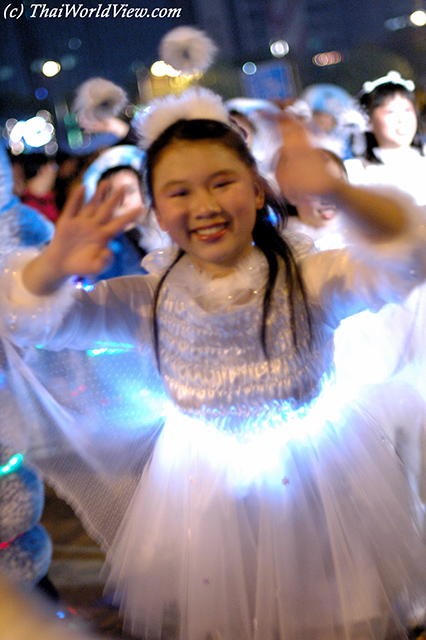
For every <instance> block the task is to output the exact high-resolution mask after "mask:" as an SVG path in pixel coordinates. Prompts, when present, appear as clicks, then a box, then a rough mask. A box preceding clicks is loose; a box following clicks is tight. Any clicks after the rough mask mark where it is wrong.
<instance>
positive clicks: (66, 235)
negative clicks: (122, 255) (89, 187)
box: [22, 185, 141, 296]
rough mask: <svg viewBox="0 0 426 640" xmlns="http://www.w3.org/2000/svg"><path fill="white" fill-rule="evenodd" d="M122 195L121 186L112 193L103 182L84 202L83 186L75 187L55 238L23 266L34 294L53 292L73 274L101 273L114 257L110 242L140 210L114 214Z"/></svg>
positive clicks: (27, 286)
mask: <svg viewBox="0 0 426 640" xmlns="http://www.w3.org/2000/svg"><path fill="white" fill-rule="evenodd" d="M122 197H123V191H122V190H120V191H118V192H117V193H115V194H113V195H109V194H108V186H107V185H102V186H101V187H100V188H99V189H98V190H97V192H96V193H95V195H94V196H93V198H92V199H91V200H90V202H88V203H87V204H84V188H83V187H79V188H78V189H76V190H75V192H74V193H73V194H72V195H71V196H70V199H69V200H68V202H67V204H66V205H65V208H64V210H63V212H62V214H61V215H60V217H59V219H58V222H57V224H56V229H55V234H54V237H53V239H52V241H51V242H50V244H49V245H48V246H47V248H46V249H45V250H44V251H43V252H42V253H41V254H39V255H38V256H37V257H36V258H34V259H33V260H32V261H31V262H30V263H28V264H27V265H26V267H25V268H24V271H23V274H22V282H23V284H24V286H25V287H26V289H28V291H29V292H30V293H32V294H34V295H38V296H44V295H50V294H52V293H54V292H55V291H57V290H58V289H59V288H60V287H61V285H62V284H63V283H64V282H65V281H66V280H68V278H70V276H93V275H97V274H99V273H101V272H102V271H103V270H104V269H105V268H106V267H107V265H108V264H109V262H110V261H111V259H112V253H111V251H110V249H109V248H108V243H109V242H110V240H112V238H113V237H114V236H116V235H117V234H119V233H121V232H122V231H123V230H124V229H125V228H126V226H127V225H128V224H129V223H130V222H132V221H134V220H135V219H136V218H137V217H138V215H140V213H141V211H140V210H139V209H135V210H134V211H132V212H130V213H128V214H126V215H122V216H118V217H115V218H114V217H113V213H114V209H115V208H116V206H117V205H118V204H119V202H120V200H121V198H122Z"/></svg>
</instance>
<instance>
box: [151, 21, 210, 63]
mask: <svg viewBox="0 0 426 640" xmlns="http://www.w3.org/2000/svg"><path fill="white" fill-rule="evenodd" d="M216 53H217V47H216V45H215V43H214V42H213V41H212V40H211V39H210V38H209V37H208V36H207V35H206V34H205V33H204V31H200V30H199V29H195V28H194V27H177V28H176V29H172V31H169V32H168V33H166V35H165V36H163V39H162V40H161V42H160V47H159V54H160V57H161V58H162V59H163V60H164V62H166V63H167V64H170V65H171V66H172V67H173V68H174V69H177V70H178V71H181V72H182V73H184V74H192V73H196V72H198V71H201V72H203V71H206V70H207V69H208V68H209V67H210V65H211V64H212V62H213V60H214V57H215V55H216Z"/></svg>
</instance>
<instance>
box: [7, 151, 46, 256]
mask: <svg viewBox="0 0 426 640" xmlns="http://www.w3.org/2000/svg"><path fill="white" fill-rule="evenodd" d="M0 216H1V217H0V222H1V224H0V255H2V254H4V253H7V252H8V251H9V250H13V249H17V248H18V247H30V246H38V247H41V246H42V245H44V244H46V242H48V241H49V240H50V239H51V237H52V236H53V230H54V226H53V224H52V223H51V222H50V221H49V220H47V219H46V218H45V217H44V216H42V215H41V214H40V213H39V212H38V211H36V210H35V209H33V208H32V207H28V206H27V205H25V204H23V203H22V202H21V201H20V200H19V198H18V196H16V195H15V194H14V193H13V173H12V167H11V166H10V161H9V158H8V157H7V153H6V149H5V148H4V145H3V144H0Z"/></svg>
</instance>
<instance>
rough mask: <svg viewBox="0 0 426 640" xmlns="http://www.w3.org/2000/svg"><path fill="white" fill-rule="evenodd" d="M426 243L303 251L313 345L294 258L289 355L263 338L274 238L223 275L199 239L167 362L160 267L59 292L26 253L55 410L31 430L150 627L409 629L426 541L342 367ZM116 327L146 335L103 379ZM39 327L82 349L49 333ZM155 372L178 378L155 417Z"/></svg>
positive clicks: (209, 634) (215, 635) (26, 351)
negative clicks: (358, 316) (211, 271)
mask: <svg viewBox="0 0 426 640" xmlns="http://www.w3.org/2000/svg"><path fill="white" fill-rule="evenodd" d="M425 246H426V244H425V242H424V239H423V238H420V236H419V233H418V232H417V231H416V232H413V233H412V235H411V236H410V238H405V239H404V240H403V239H401V240H400V242H399V243H393V245H392V246H391V245H389V246H386V247H385V246H383V247H381V251H379V250H378V249H377V248H374V250H373V251H370V252H368V251H366V250H365V251H364V254H363V259H361V257H360V256H361V253H360V254H358V257H353V256H351V254H350V253H349V252H348V251H345V250H342V251H327V252H322V253H319V254H310V253H309V254H306V255H302V253H303V252H302V251H301V252H299V260H300V265H301V269H302V273H303V277H304V280H305V283H306V289H307V295H308V299H309V301H310V311H311V314H312V322H313V341H312V344H310V343H309V335H308V332H307V330H306V329H305V331H304V333H303V334H302V335H301V336H299V338H301V339H300V340H299V344H298V348H297V349H296V348H295V346H294V344H293V339H292V332H291V329H290V310H289V305H288V297H287V292H286V290H285V288H284V287H283V285H282V284H281V278H280V276H281V275H282V269H283V268H284V267H283V265H281V266H280V272H279V280H280V282H279V283H277V285H276V288H275V290H274V294H273V300H272V307H271V312H270V316H269V319H268V325H267V349H268V354H269V360H267V359H266V358H265V355H264V353H263V350H262V347H261V344H260V338H259V332H260V322H261V313H262V290H263V287H264V285H265V281H266V275H267V265H266V261H265V259H264V256H263V255H262V254H261V253H260V252H259V251H258V250H257V249H254V250H253V251H252V253H251V254H250V256H249V257H248V258H247V259H246V261H245V262H244V263H243V264H241V265H240V267H239V268H238V269H237V270H236V271H235V272H234V273H233V274H232V275H230V276H228V277H226V278H219V279H215V280H211V279H210V278H209V277H208V276H206V274H204V273H201V272H199V271H198V270H197V269H195V268H194V267H193V266H192V264H191V262H190V259H189V257H188V256H184V257H183V258H182V259H181V260H180V261H179V262H178V264H177V265H175V267H174V268H173V269H172V270H171V272H170V274H169V275H168V276H167V278H166V280H165V282H164V285H163V289H162V291H161V294H160V299H159V306H158V321H159V345H160V361H161V379H160V378H159V377H158V376H157V375H156V374H155V368H154V367H153V366H151V364H150V362H151V361H152V348H151V324H150V315H151V302H152V297H153V290H154V287H155V285H156V283H157V282H158V274H156V273H152V274H150V275H148V276H141V277H139V276H137V277H128V278H119V279H116V280H108V281H105V282H101V283H99V284H98V285H97V286H96V288H95V289H94V290H93V291H91V292H80V293H78V294H77V299H76V300H75V301H74V297H75V288H74V287H72V286H71V285H69V286H68V287H65V288H64V289H63V290H62V291H60V292H59V294H57V295H55V296H52V297H50V298H49V297H47V298H43V299H42V298H37V297H33V296H30V295H29V294H28V293H27V292H25V290H24V289H23V287H22V285H21V284H20V265H22V263H23V262H26V260H27V257H26V256H25V255H24V254H21V255H19V256H16V257H14V258H13V259H10V261H9V263H8V266H7V268H6V271H5V273H4V274H3V277H2V279H1V282H0V291H2V306H1V308H2V311H1V320H2V326H3V328H2V333H3V335H4V336H6V338H5V339H4V340H3V344H4V347H5V351H6V355H7V358H8V362H9V363H10V367H11V369H12V370H13V373H14V377H15V381H14V391H15V393H18V394H20V397H21V401H22V411H23V412H27V411H31V412H32V416H34V415H40V416H41V418H40V420H39V421H38V425H37V427H38V431H37V433H34V429H35V428H36V427H35V426H34V420H32V421H31V425H32V429H33V433H32V434H31V433H30V434H28V435H29V436H30V437H29V440H28V447H29V448H30V451H31V452H32V453H33V456H34V459H35V460H36V461H37V463H38V464H39V466H40V467H41V468H43V469H44V471H45V473H46V475H47V476H48V477H50V479H51V481H52V482H54V483H55V486H56V487H57V488H58V489H59V490H60V491H61V492H62V493H63V494H64V495H66V496H67V497H68V499H69V500H70V501H71V502H72V504H74V506H75V507H76V509H77V510H78V512H79V513H80V514H81V515H82V516H83V517H84V518H85V522H86V523H87V524H88V527H89V529H90V531H91V532H92V533H94V534H97V536H98V538H99V539H101V541H102V542H103V543H104V544H105V546H106V547H107V549H108V555H107V566H108V585H109V586H110V587H112V588H115V589H116V597H117V600H119V601H120V602H121V607H122V612H123V615H124V617H125V620H126V622H127V624H128V626H129V628H130V629H131V630H132V631H133V632H134V633H135V634H137V635H140V636H141V637H144V638H149V639H152V638H160V637H162V634H163V637H174V638H179V639H180V640H207V639H215V640H216V639H222V640H313V639H315V640H343V638H345V640H346V639H349V640H355V639H356V640H360V639H362V640H367V639H368V640H373V639H374V640H378V639H382V638H384V637H385V634H386V632H387V631H389V629H390V630H391V631H392V632H393V633H395V637H405V636H404V631H403V625H404V616H405V615H406V614H407V612H409V611H410V608H411V607H412V606H413V605H414V604H417V603H418V602H420V603H423V602H424V601H425V600H424V598H425V597H426V548H425V546H424V543H423V541H422V538H421V535H420V532H419V531H418V529H417V528H416V525H415V523H414V519H413V517H412V514H413V512H412V509H411V505H410V499H409V497H408V491H407V486H406V480H405V478H404V475H403V472H402V469H401V467H400V464H399V462H398V459H397V457H396V456H395V452H394V449H393V447H392V445H391V444H390V442H389V441H388V439H387V438H386V437H385V435H384V432H383V430H382V428H381V425H380V423H379V422H378V421H377V420H375V417H374V412H371V410H369V411H366V410H364V409H363V408H362V407H360V406H357V405H356V402H353V401H354V400H355V401H356V398H355V399H354V398H351V397H349V398H348V395H347V393H345V390H344V389H340V388H339V387H338V386H336V385H335V383H334V381H333V333H334V330H335V329H336V327H337V326H338V324H339V322H340V321H341V320H342V318H344V317H346V316H348V315H350V314H353V313H356V312H358V311H360V310H362V309H365V308H367V307H368V308H372V307H374V308H377V307H380V306H381V305H382V304H384V303H386V302H388V301H397V300H399V299H400V298H401V297H402V296H404V295H406V294H407V292H408V291H409V290H410V289H411V288H412V287H413V286H415V284H416V282H418V281H419V280H422V279H423V278H424V277H425V271H426V251H425V248H424V247H425ZM360 252H361V249H360ZM367 255H368V259H367ZM10 340H13V342H14V344H12V343H11V342H10ZM111 341H114V344H115V346H117V345H121V346H122V347H124V348H127V349H128V352H127V353H125V354H124V356H123V357H124V360H120V359H119V360H116V361H114V360H111V361H110V362H111V365H110V366H109V367H108V366H106V367H105V369H106V370H107V376H108V377H107V378H105V379H103V378H102V375H101V371H100V368H99V369H98V368H97V364H94V365H92V367H91V368H90V369H89V370H87V368H86V367H87V361H88V357H87V354H86V353H85V352H84V350H86V349H89V348H93V347H100V346H102V345H104V346H106V345H108V346H111ZM38 343H41V344H42V345H44V346H45V347H48V349H53V350H61V349H62V348H63V347H72V348H74V349H77V350H80V351H65V352H60V353H49V352H48V351H44V350H35V349H33V348H32V347H31V346H29V345H31V344H38ZM132 348H133V351H132ZM122 355H123V354H121V355H120V354H118V357H119V358H121V356H122ZM66 356H68V358H69V362H70V366H69V368H68V369H65V368H62V367H66V366H68V365H65V364H63V363H62V359H61V357H64V360H67V357H66ZM72 357H75V360H74V361H73V360H72ZM109 357H111V358H114V357H115V356H114V355H112V356H109ZM132 359H133V365H132V366H133V368H134V371H135V379H136V380H138V383H136V386H135V384H134V382H133V381H132V380H131V371H130V366H131V365H130V364H129V363H131V362H132ZM73 362H74V365H73ZM93 362H95V363H96V358H94V359H92V363H93ZM82 364H83V365H84V367H82V366H81V365H82ZM70 372H71V375H70ZM80 376H81V377H80ZM161 380H162V382H163V384H164V388H165V391H166V395H163V394H162V392H161ZM120 384H122V385H123V386H124V387H125V390H124V391H123V389H121V390H120V391H119V392H117V391H116V390H117V389H119V388H120ZM138 384H139V387H138V386H137V385H138ZM92 387H93V388H94V389H97V388H99V389H100V393H99V395H98V397H96V393H95V392H94V391H93V392H92V391H91V388H92ZM111 388H114V393H112V392H111ZM71 389H73V392H72V393H71V392H70V391H71ZM108 389H109V391H108ZM146 390H148V392H151V391H152V394H154V395H155V393H156V392H158V395H157V398H158V404H157V405H155V402H153V403H152V405H151V406H148V414H149V415H150V416H151V420H150V421H149V422H148V424H147V417H146V415H147V404H146V403H147V402H152V398H151V393H147V392H146ZM129 391H130V392H131V393H130V396H131V398H130V399H131V400H133V404H132V402H129V403H128V404H129V405H130V408H129V409H128V410H127V413H126V414H125V418H124V419H122V417H121V416H122V413H120V412H121V410H122V406H121V405H122V404H123V402H124V400H123V398H124V396H125V395H126V394H127V395H128V396H129ZM90 393H92V395H90ZM114 394H115V395H114ZM130 396H129V397H130ZM166 396H167V397H168V400H166V399H165V397H166ZM129 397H128V400H129ZM135 397H136V400H135ZM162 416H163V417H164V421H162V419H161V417H162ZM0 424H1V422H0ZM159 424H160V425H161V426H160V427H159V426H158V425H159ZM11 432H12V433H11V434H9V435H10V437H12V438H13V437H14V436H15V438H16V434H14V433H13V428H11ZM147 452H148V453H149V454H150V455H149V458H148V462H147ZM168 632H170V634H171V635H169V636H168V635H167V633H168ZM398 633H400V634H401V635H400V636H398V635H397V634H398ZM173 634H174V635H173Z"/></svg>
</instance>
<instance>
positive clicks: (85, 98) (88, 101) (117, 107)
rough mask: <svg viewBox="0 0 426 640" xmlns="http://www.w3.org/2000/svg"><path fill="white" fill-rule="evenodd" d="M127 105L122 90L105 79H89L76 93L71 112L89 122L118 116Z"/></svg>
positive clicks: (125, 96)
mask: <svg viewBox="0 0 426 640" xmlns="http://www.w3.org/2000/svg"><path fill="white" fill-rule="evenodd" d="M127 104H128V98H127V95H126V93H125V91H123V89H122V88H121V87H119V86H117V85H116V84H114V83H113V82H110V80H106V79H105V78H90V79H89V80H86V82H83V84H81V85H80V86H79V87H78V89H77V92H76V97H75V100H74V104H73V110H74V111H75V113H76V114H77V116H78V117H79V118H85V119H87V120H89V121H93V120H105V118H110V117H112V116H118V115H119V114H120V113H122V111H123V110H124V108H125V107H126V106H127Z"/></svg>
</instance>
